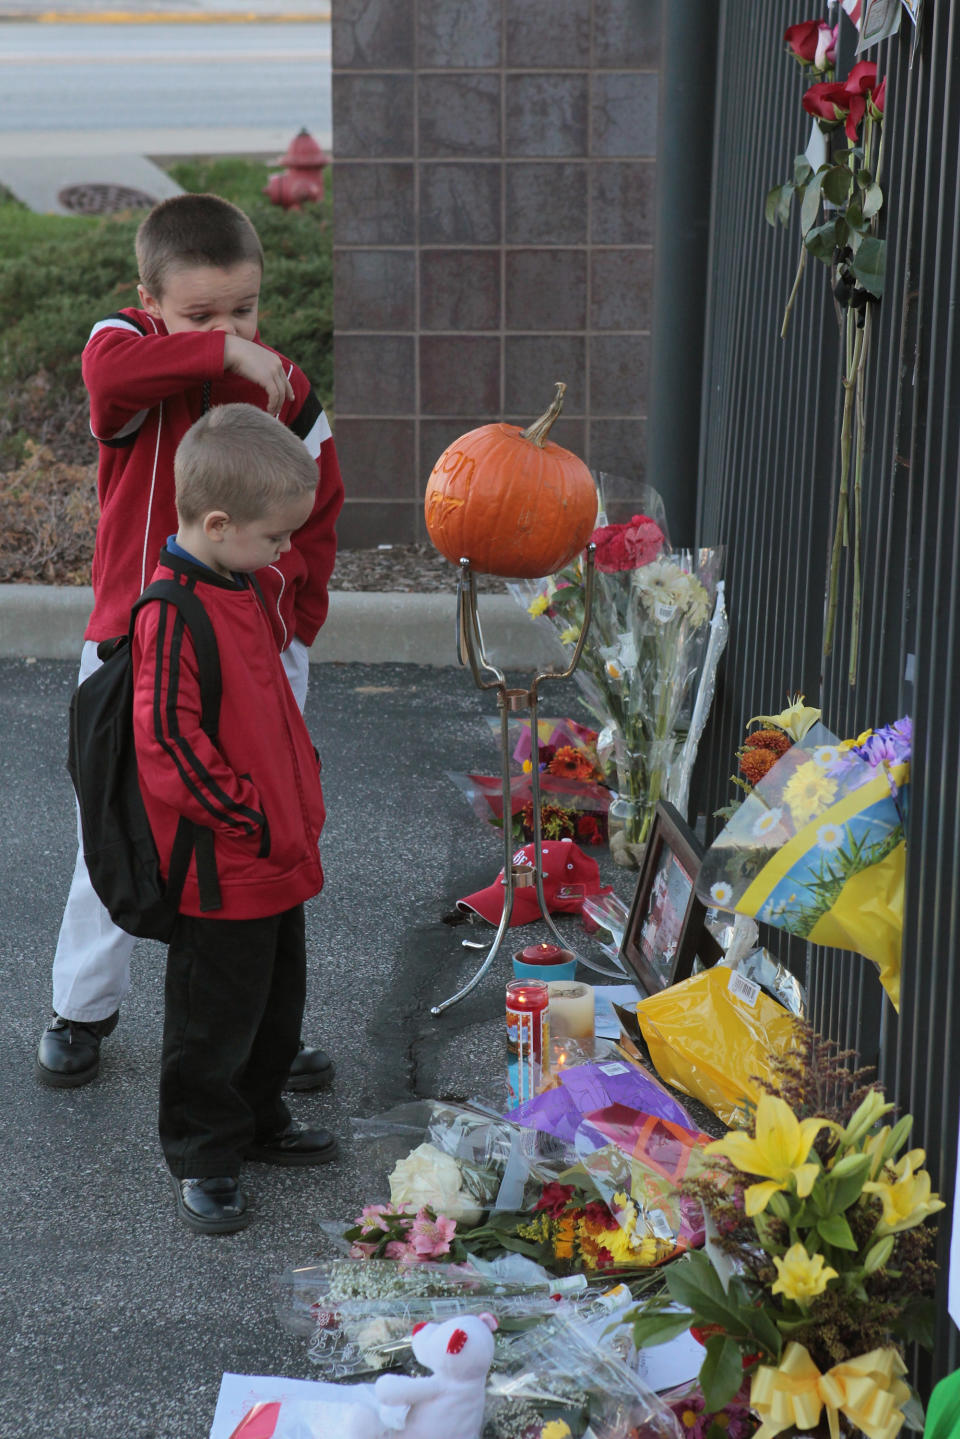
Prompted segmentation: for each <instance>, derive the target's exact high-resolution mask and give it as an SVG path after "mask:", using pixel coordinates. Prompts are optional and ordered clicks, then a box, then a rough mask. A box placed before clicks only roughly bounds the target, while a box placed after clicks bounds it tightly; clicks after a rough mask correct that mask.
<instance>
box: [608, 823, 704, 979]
mask: <svg viewBox="0 0 960 1439" xmlns="http://www.w3.org/2000/svg"><path fill="white" fill-rule="evenodd" d="M702 858H703V846H702V845H701V844H700V841H699V840H698V839H697V837H696V835H695V834H694V833H693V831H692V830H691V829H690V828H689V827H688V826H687V825H686V824H685V822H684V820H683V819H682V817H681V815H680V814H679V812H678V811H677V810H675V809H674V807H673V805H672V804H667V803H666V801H664V800H661V801H660V803H659V804H658V805H657V808H656V811H655V812H654V817H653V824H652V825H651V828H650V836H649V839H648V840H647V848H646V851H645V853H644V856H643V865H642V867H641V869H640V877H639V879H638V880H637V888H636V892H635V894H634V896H633V903H632V904H631V906H630V913H629V915H628V916H627V923H626V926H625V928H624V931H623V943H622V944H621V946H620V958H621V960H622V962H623V965H624V967H625V968H626V969H627V970H628V971H629V972H630V973H631V974H633V975H634V976H635V977H636V979H637V980H638V981H639V983H640V986H641V988H642V989H644V990H645V991H646V993H647V994H656V993H657V992H658V991H659V990H661V989H666V988H667V986H668V985H671V984H675V983H676V982H677V981H678V980H681V979H689V977H690V975H691V974H692V973H693V961H694V960H695V959H696V958H699V959H700V961H701V963H702V964H704V965H707V966H709V965H712V964H715V963H716V961H717V960H718V959H719V958H720V954H721V950H720V946H719V945H718V944H717V942H716V940H715V939H714V938H713V936H712V935H711V934H709V933H708V932H707V930H706V929H705V928H704V924H703V921H704V919H705V918H706V913H707V910H706V906H705V905H704V904H703V903H702V901H701V900H699V899H698V898H697V895H696V890H695V888H694V886H695V884H696V879H697V873H698V871H699V869H700V861H701V860H702Z"/></svg>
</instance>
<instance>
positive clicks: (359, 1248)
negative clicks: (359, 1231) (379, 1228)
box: [350, 1244, 377, 1259]
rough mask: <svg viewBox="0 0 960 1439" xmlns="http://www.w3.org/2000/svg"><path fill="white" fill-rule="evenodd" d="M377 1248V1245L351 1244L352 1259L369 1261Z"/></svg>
mask: <svg viewBox="0 0 960 1439" xmlns="http://www.w3.org/2000/svg"><path fill="white" fill-rule="evenodd" d="M376 1247H377V1246H376V1245H375V1244H351V1245H350V1258H351V1259H369V1258H370V1256H371V1254H373V1252H374V1250H375V1249H376Z"/></svg>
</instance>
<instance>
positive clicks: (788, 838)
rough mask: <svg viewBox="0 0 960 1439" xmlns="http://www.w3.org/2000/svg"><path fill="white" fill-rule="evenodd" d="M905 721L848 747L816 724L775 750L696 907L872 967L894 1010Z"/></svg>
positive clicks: (716, 852) (705, 876) (707, 869)
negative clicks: (747, 920)
mask: <svg viewBox="0 0 960 1439" xmlns="http://www.w3.org/2000/svg"><path fill="white" fill-rule="evenodd" d="M910 750H911V725H910V720H909V718H908V717H906V718H904V719H901V720H898V721H896V723H894V724H891V725H886V726H884V727H883V728H882V729H879V730H867V731H865V732H864V733H863V734H861V735H859V736H858V737H857V738H856V739H849V740H843V741H841V740H839V739H838V738H837V737H836V735H833V734H831V733H830V731H829V730H827V729H825V728H824V727H823V725H820V724H816V725H814V726H813V727H812V728H811V729H809V730H808V731H807V732H806V734H805V735H804V737H803V739H802V740H799V741H797V742H796V743H795V744H793V745H791V746H790V747H789V748H787V749H786V751H785V752H784V754H783V755H782V756H781V757H780V758H778V759H776V761H775V763H774V764H772V765H771V767H770V768H769V770H768V771H767V773H766V774H765V775H764V776H763V777H762V778H760V779H759V780H758V782H757V784H756V785H755V786H754V788H753V790H752V791H751V792H750V793H749V794H748V795H747V797H746V799H745V800H744V802H743V803H742V804H741V805H740V807H739V808H738V809H737V810H736V812H735V814H734V815H733V817H732V818H731V819H730V821H729V823H728V824H727V825H726V827H725V828H724V829H723V830H722V831H721V833H720V834H719V835H718V836H717V838H716V840H715V841H714V843H713V845H712V846H711V848H710V849H709V850H708V851H707V853H706V855H705V856H704V860H703V864H702V866H701V869H700V872H699V874H698V876H697V892H698V894H699V895H700V897H701V899H703V900H704V901H705V903H707V904H712V905H716V906H717V907H718V908H719V909H724V910H735V911H736V912H737V913H739V914H746V915H750V916H753V917H755V918H756V919H757V920H760V921H763V922H765V923H767V924H771V925H773V926H775V927H776V928H778V929H784V930H786V931H787V932H788V933H790V934H797V935H802V936H803V937H804V938H805V939H809V940H810V941H811V942H812V943H814V944H825V945H831V946H835V947H836V948H838V949H851V950H854V951H856V952H857V953H859V954H862V955H864V956H866V958H868V959H871V960H873V961H874V963H875V964H876V965H877V967H878V969H879V972H880V982H881V984H882V985H883V987H884V989H885V990H886V992H887V994H888V995H889V997H890V999H891V1001H892V1003H893V1005H894V1006H895V1007H898V1006H899V1000H900V948H901V940H902V928H903V885H904V868H905V839H904V834H905V822H906V808H907V798H908V791H909V778H910Z"/></svg>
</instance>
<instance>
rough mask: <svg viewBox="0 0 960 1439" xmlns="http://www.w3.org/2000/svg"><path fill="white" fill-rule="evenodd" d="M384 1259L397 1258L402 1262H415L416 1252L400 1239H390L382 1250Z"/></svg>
mask: <svg viewBox="0 0 960 1439" xmlns="http://www.w3.org/2000/svg"><path fill="white" fill-rule="evenodd" d="M383 1253H384V1257H385V1258H386V1259H399V1260H400V1261H401V1262H402V1263H408V1264H416V1262H417V1259H416V1254H415V1253H414V1251H413V1250H411V1248H410V1246H409V1244H404V1242H403V1240H402V1239H391V1240H390V1243H389V1244H388V1245H387V1247H386V1249H385V1250H384V1251H383Z"/></svg>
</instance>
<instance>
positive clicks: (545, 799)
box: [449, 719, 611, 845]
mask: <svg viewBox="0 0 960 1439" xmlns="http://www.w3.org/2000/svg"><path fill="white" fill-rule="evenodd" d="M490 724H491V727H492V728H496V729H497V730H499V727H500V721H499V720H496V719H494V720H491V721H490ZM516 728H518V729H519V737H518V738H517V740H516V744H515V746H514V749H513V753H512V758H513V761H514V763H515V765H516V766H517V773H516V775H515V776H514V777H513V778H512V779H511V784H510V823H511V828H512V832H513V838H514V840H515V841H516V842H517V843H519V844H527V843H528V842H529V841H530V840H532V839H533V785H532V780H531V779H530V775H531V772H532V770H533V766H534V762H535V761H534V756H533V744H532V741H531V735H530V722H529V720H527V721H521V722H519V723H518V724H517V725H516ZM537 729H538V734H537V757H536V765H537V771H538V780H539V786H540V794H541V802H540V830H541V833H542V835H543V837H544V839H549V840H556V839H573V840H576V842H577V843H578V844H588V845H590V844H603V843H604V842H605V840H606V838H607V810H608V809H609V807H610V798H611V796H610V790H609V787H608V786H607V785H606V784H605V783H604V772H603V768H602V766H601V765H600V762H599V760H598V759H597V751H596V744H597V738H598V736H597V732H596V730H592V729H588V728H587V726H586V725H581V724H578V723H577V722H576V721H575V720H571V719H559V720H540V721H539V722H538V726H537ZM449 778H450V779H451V780H452V781H453V783H454V784H455V785H456V786H457V788H458V789H459V790H460V791H461V793H462V794H463V795H464V797H465V798H466V800H467V803H468V804H469V805H470V807H471V808H472V809H473V811H474V813H475V814H476V815H477V817H478V818H479V819H482V820H486V821H487V822H488V823H490V824H493V825H496V826H498V827H500V826H502V825H503V780H502V778H501V776H499V775H486V774H454V773H452V772H449Z"/></svg>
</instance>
